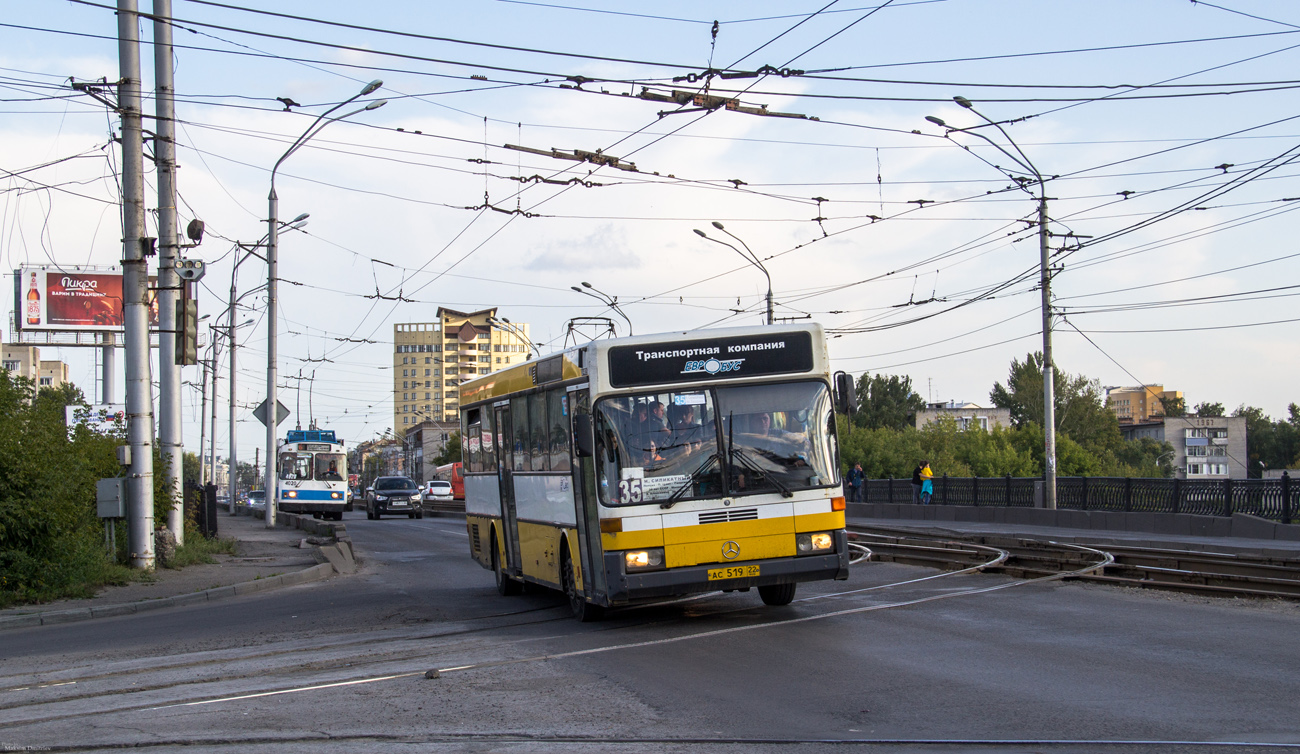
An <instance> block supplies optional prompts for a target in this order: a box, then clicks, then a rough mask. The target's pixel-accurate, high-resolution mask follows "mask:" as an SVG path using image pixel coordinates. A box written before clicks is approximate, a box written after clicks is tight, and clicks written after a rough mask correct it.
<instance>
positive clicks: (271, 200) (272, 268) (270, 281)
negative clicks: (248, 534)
mask: <svg viewBox="0 0 1300 754" xmlns="http://www.w3.org/2000/svg"><path fill="white" fill-rule="evenodd" d="M383 85H384V82H382V81H380V80H379V79H375V80H374V81H371V82H370V83H369V84H366V85H365V87H363V88H362V89H361V91H360V92H357V93H356V94H354V95H352V96H351V97H349V98H348V99H345V100H343V101H342V102H340V103H338V104H337V105H335V106H334V107H331V108H330V109H328V110H326V111H325V112H323V113H321V114H320V115H318V116H317V117H316V120H314V121H312V123H311V125H310V126H308V127H307V130H306V131H303V132H302V135H301V136H299V137H298V138H297V139H296V140H295V141H294V142H293V144H290V145H289V148H288V149H286V150H285V152H284V154H282V155H280V159H278V160H276V161H275V166H274V167H272V168H271V192H270V193H269V194H268V195H267V219H266V227H267V241H266V476H265V484H264V486H263V489H265V490H266V527H267V528H268V529H272V528H275V509H276V503H277V502H278V501H277V500H276V499H275V459H276V454H275V451H276V447H275V428H276V424H277V422H276V420H277V419H279V418H280V411H279V406H280V403H279V400H278V399H277V398H276V395H275V388H276V385H275V383H276V358H277V353H276V345H277V339H276V324H277V322H276V320H277V319H278V316H277V314H276V308H275V305H276V300H275V293H276V275H277V272H278V267H277V260H276V251H277V249H276V245H277V243H278V242H279V231H280V223H279V214H280V199H279V197H278V196H276V194H275V176H276V173H277V172H279V170H280V165H282V164H284V161H285V160H287V159H289V155H291V154H293V153H294V152H296V151H298V150H299V149H300V148H301V147H302V145H304V144H306V143H307V142H308V141H310V140H311V138H312V137H313V136H315V135H316V134H318V133H320V132H321V130H322V129H324V128H325V127H326V126H328V125H329V124H331V123H334V122H336V121H340V120H343V119H344V118H349V117H351V116H353V115H356V114H357V113H360V112H364V111H366V110H374V109H376V108H380V107H383V106H384V105H385V104H387V102H388V101H387V100H382V99H381V100H375V101H374V102H371V103H369V104H367V105H366V106H365V107H362V108H358V109H356V110H353V111H352V112H349V113H345V114H343V115H337V116H335V117H333V118H330V117H327V116H329V114H330V113H332V112H334V111H335V110H338V109H339V108H341V107H344V106H346V105H348V104H349V103H351V102H354V101H355V100H357V99H358V98H360V97H364V96H366V95H367V94H370V93H371V92H373V91H375V90H376V89H378V88H379V87H381V86H383Z"/></svg>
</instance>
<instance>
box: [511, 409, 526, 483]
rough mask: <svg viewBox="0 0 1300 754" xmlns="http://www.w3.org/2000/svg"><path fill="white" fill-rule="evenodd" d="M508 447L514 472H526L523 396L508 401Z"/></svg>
mask: <svg viewBox="0 0 1300 754" xmlns="http://www.w3.org/2000/svg"><path fill="white" fill-rule="evenodd" d="M510 424H511V427H510V429H511V432H510V435H511V437H510V446H511V453H512V454H513V456H514V458H513V461H514V470H515V471H528V470H529V459H528V400H527V399H526V398H525V397H524V396H519V397H517V398H511V399H510Z"/></svg>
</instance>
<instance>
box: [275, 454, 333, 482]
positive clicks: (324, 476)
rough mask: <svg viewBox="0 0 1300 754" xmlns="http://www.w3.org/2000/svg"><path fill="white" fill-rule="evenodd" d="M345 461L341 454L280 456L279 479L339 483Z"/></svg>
mask: <svg viewBox="0 0 1300 754" xmlns="http://www.w3.org/2000/svg"><path fill="white" fill-rule="evenodd" d="M346 462H347V459H346V458H344V456H343V454H342V453H295V452H284V453H281V454H280V478H281V479H287V480H297V481H310V480H313V479H314V480H316V481H318V482H341V481H343V470H344V469H346V468H347V467H346V466H345V465H344V464H345V463H346Z"/></svg>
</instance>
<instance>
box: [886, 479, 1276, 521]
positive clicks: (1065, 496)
mask: <svg viewBox="0 0 1300 754" xmlns="http://www.w3.org/2000/svg"><path fill="white" fill-rule="evenodd" d="M1042 485H1043V480H1042V479H1040V478H1038V477H1012V476H1005V477H949V476H947V475H946V474H945V475H944V476H941V477H935V478H934V495H933V496H932V497H931V499H930V503H931V504H932V505H970V506H976V507H979V506H988V507H1005V508H1035V507H1042ZM863 502H865V503H887V504H898V503H912V502H913V500H912V481H911V480H910V479H893V478H890V479H868V480H867V481H866V482H865V483H864V485H863ZM1056 507H1057V508H1058V509H1065V510H1082V511H1112V512H1116V513H1190V514H1195V515H1202V516H1232V515H1233V514H1234V513H1246V514H1250V515H1252V516H1258V517H1260V518H1265V519H1268V520H1270V521H1279V522H1281V523H1284V524H1289V523H1292V521H1294V520H1296V518H1297V517H1298V516H1300V484H1295V483H1294V481H1293V480H1292V479H1291V476H1290V475H1289V474H1283V475H1282V478H1281V479H1213V480H1200V479H1147V478H1135V477H1086V476H1076V477H1057V478H1056Z"/></svg>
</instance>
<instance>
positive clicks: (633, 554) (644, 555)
mask: <svg viewBox="0 0 1300 754" xmlns="http://www.w3.org/2000/svg"><path fill="white" fill-rule="evenodd" d="M623 564H624V565H625V566H626V567H627V570H629V571H656V570H659V569H660V568H663V567H664V548H662V547H652V548H650V549H649V550H629V551H627V552H625V553H623Z"/></svg>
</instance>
